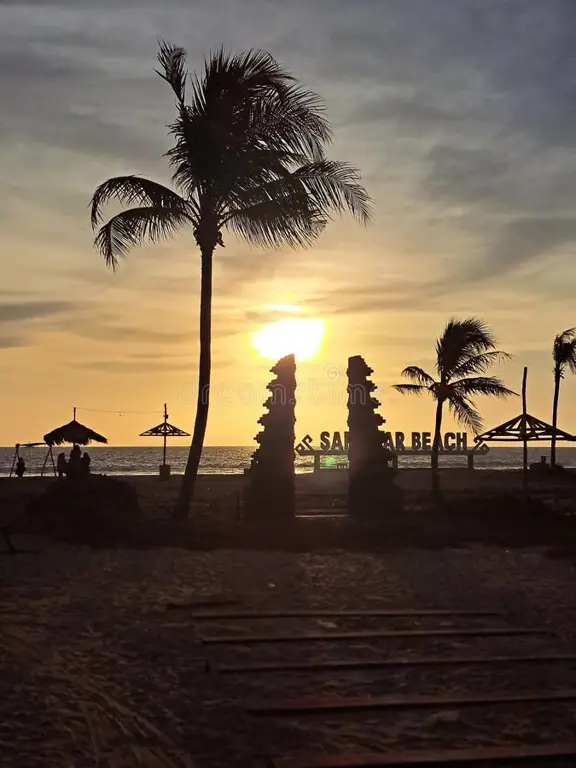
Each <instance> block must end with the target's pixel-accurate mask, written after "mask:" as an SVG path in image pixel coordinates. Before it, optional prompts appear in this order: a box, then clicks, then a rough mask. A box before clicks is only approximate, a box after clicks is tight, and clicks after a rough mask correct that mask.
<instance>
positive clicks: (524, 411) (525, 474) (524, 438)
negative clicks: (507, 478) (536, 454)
mask: <svg viewBox="0 0 576 768" xmlns="http://www.w3.org/2000/svg"><path fill="white" fill-rule="evenodd" d="M527 379H528V368H524V375H523V376H522V446H523V454H524V467H523V470H524V471H523V473H522V474H523V480H522V486H523V488H524V493H526V492H527V490H528V440H527V435H526V414H527V412H528V411H527V407H526V380H527Z"/></svg>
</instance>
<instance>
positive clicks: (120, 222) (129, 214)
mask: <svg viewBox="0 0 576 768" xmlns="http://www.w3.org/2000/svg"><path fill="white" fill-rule="evenodd" d="M190 223H191V222H190V218H189V216H188V214H187V213H186V212H185V211H183V210H182V208H180V207H178V208H167V207H157V208H154V207H152V206H149V207H143V208H130V209H129V210H127V211H122V212H121V213H118V214H117V215H116V216H113V217H112V218H111V219H110V221H108V223H107V224H104V226H103V227H101V228H100V231H99V232H98V234H97V236H96V239H95V241H94V245H95V247H96V248H97V249H98V250H99V251H100V253H101V254H102V256H103V257H104V260H105V261H106V264H107V266H109V267H111V268H112V269H114V270H115V269H116V268H117V267H118V260H119V259H121V258H124V257H125V256H126V254H127V253H128V251H129V250H130V248H132V247H133V246H136V245H144V244H145V243H147V242H149V243H154V242H157V241H158V240H160V239H162V238H165V237H169V236H170V235H173V234H174V233H175V232H177V231H178V229H180V227H181V226H183V225H184V224H190Z"/></svg>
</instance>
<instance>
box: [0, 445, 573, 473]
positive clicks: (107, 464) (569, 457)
mask: <svg viewBox="0 0 576 768" xmlns="http://www.w3.org/2000/svg"><path fill="white" fill-rule="evenodd" d="M69 450H70V448H69V447H68V448H67V449H66V453H68V452H69ZM253 450H254V448H253V447H242V446H236V447H234V446H230V447H228V446H222V447H207V448H205V449H204V453H203V454H202V461H201V463H200V473H201V474H203V475H215V474H216V475H218V474H224V475H235V474H241V473H242V472H243V470H244V467H246V466H248V464H249V463H250V456H251V454H252V451H253ZM58 453H59V450H56V451H55V455H56V454H58ZM88 453H89V454H90V457H91V459H92V471H93V472H96V473H102V474H107V475H156V474H158V466H159V464H161V462H162V448H160V447H145V448H109V447H94V446H90V447H89V448H88ZM187 453H188V449H187V448H184V447H173V448H170V447H169V448H168V451H167V455H168V458H167V461H168V463H169V464H170V465H171V467H172V473H173V474H181V473H182V472H183V471H184V466H185V464H186V457H187ZM528 453H529V460H530V461H531V462H532V461H539V460H540V456H547V457H548V460H549V459H550V449H549V448H548V447H546V448H545V447H543V446H542V447H539V446H538V447H536V448H529V451H528ZM21 454H22V456H23V458H24V461H25V462H26V467H27V472H26V474H27V475H39V474H40V472H41V469H42V464H43V462H44V458H45V456H46V451H45V450H43V449H42V448H32V449H28V448H22V449H21ZM13 456H14V448H0V476H5V475H8V474H9V473H10V466H11V464H12V459H13ZM557 460H558V462H559V463H560V464H563V465H564V466H565V467H567V468H576V448H558V459H557ZM474 463H475V466H476V468H477V469H479V470H483V469H521V467H522V448H521V447H514V448H491V449H490V452H489V453H487V454H486V455H485V456H477V457H476V458H475V462H474ZM399 466H400V469H402V468H403V467H427V466H430V457H429V455H428V456H427V455H423V456H405V457H402V456H400V459H399ZM440 466H441V467H466V457H465V456H450V455H442V456H441V457H440ZM312 469H313V461H312V459H311V458H310V457H299V456H298V457H297V458H296V471H297V472H311V471H312Z"/></svg>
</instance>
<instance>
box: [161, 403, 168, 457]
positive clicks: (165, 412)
mask: <svg viewBox="0 0 576 768" xmlns="http://www.w3.org/2000/svg"><path fill="white" fill-rule="evenodd" d="M167 423H168V409H167V407H166V403H164V452H163V454H162V465H163V466H166V424H167Z"/></svg>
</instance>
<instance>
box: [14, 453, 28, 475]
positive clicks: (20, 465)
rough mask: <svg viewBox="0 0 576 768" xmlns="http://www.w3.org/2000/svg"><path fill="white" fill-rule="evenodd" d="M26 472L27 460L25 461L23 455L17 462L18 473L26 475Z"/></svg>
mask: <svg viewBox="0 0 576 768" xmlns="http://www.w3.org/2000/svg"><path fill="white" fill-rule="evenodd" d="M24 472H26V462H25V461H24V459H23V458H22V456H20V458H19V459H18V461H17V462H16V475H17V476H18V477H24Z"/></svg>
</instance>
